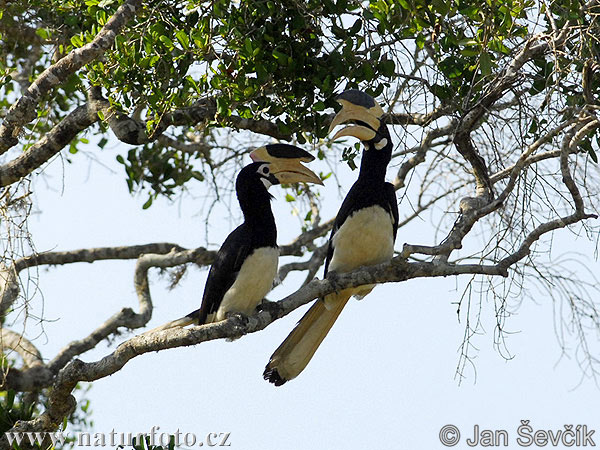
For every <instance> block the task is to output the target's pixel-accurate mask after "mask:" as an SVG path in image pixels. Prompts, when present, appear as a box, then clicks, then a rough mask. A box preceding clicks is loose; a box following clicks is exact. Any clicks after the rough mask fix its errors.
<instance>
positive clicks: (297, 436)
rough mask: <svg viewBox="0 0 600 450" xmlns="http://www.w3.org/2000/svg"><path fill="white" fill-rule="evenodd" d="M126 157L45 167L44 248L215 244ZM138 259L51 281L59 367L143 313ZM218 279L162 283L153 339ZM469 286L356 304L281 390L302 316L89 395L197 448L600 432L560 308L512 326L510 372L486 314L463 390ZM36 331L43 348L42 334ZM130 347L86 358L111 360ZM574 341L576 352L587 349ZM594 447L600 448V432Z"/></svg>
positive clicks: (417, 236) (217, 236)
mask: <svg viewBox="0 0 600 450" xmlns="http://www.w3.org/2000/svg"><path fill="white" fill-rule="evenodd" d="M92 151H96V150H92ZM121 153H124V151H122V152H121ZM115 155H116V153H115V150H114V149H112V150H111V149H109V150H104V151H103V152H102V155H101V156H100V157H101V158H102V161H103V162H104V163H107V164H108V165H109V166H111V167H113V168H114V169H115V170H116V171H117V173H116V174H115V173H110V172H109V171H108V170H106V169H104V168H102V167H100V166H98V165H93V166H92V167H91V170H89V169H90V167H89V161H88V160H87V158H86V157H85V156H84V155H81V154H80V155H74V156H70V158H71V159H72V160H73V164H64V167H63V165H62V164H61V163H60V161H54V163H53V164H51V166H50V167H49V168H47V169H46V171H45V173H46V175H47V176H48V177H51V178H49V180H48V183H49V186H51V187H52V188H53V189H48V188H45V184H44V183H43V182H38V184H37V186H36V202H37V206H38V208H39V210H40V214H39V215H36V216H35V217H34V218H33V219H32V220H31V222H30V228H31V232H32V234H33V237H34V240H35V243H36V246H37V250H38V251H46V250H69V249H77V248H82V247H99V246H114V245H133V244H143V243H149V242H162V241H169V242H174V243H178V244H180V245H182V246H184V247H188V248H193V247H196V246H204V245H206V241H205V236H206V234H205V230H204V222H203V218H202V216H201V215H200V214H198V213H199V206H198V203H196V201H195V200H194V199H193V198H191V197H190V196H188V197H187V198H185V199H184V200H183V201H182V202H180V203H176V204H170V203H168V202H167V201H164V200H158V201H157V202H155V204H154V205H153V206H152V207H151V208H150V209H149V210H147V211H143V210H142V209H141V205H142V204H143V203H144V201H145V197H144V198H141V197H137V198H136V197H131V196H130V194H129V193H128V192H127V188H126V184H125V181H124V175H123V171H122V168H121V167H120V166H119V165H118V164H117V163H116V162H114V157H115ZM248 162H250V161H248ZM339 176H340V179H341V180H342V183H343V184H344V187H345V189H348V188H349V187H350V185H351V184H352V182H353V181H354V179H355V177H356V176H357V173H356V172H351V171H350V169H349V168H348V167H347V166H346V165H340V173H339ZM390 176H391V172H390ZM329 181H331V183H329ZM333 185H334V183H333V180H331V179H330V180H328V186H327V187H326V188H324V189H326V192H328V193H329V194H328V196H329V197H328V198H329V200H328V202H326V203H325V205H324V210H323V217H324V219H328V218H329V217H332V216H333V215H334V214H335V213H336V211H337V205H339V202H340V198H339V196H338V195H337V194H335V193H334V192H333V189H334V187H333ZM271 193H272V194H274V195H275V197H276V200H275V202H274V204H273V206H274V209H275V214H276V220H277V223H278V225H279V236H280V237H279V243H280V244H285V243H287V242H289V241H290V240H291V239H292V238H293V237H294V236H295V235H297V234H298V232H299V224H298V221H297V219H296V218H293V217H292V216H291V215H290V211H289V206H288V205H287V204H285V201H284V199H283V195H282V193H281V190H279V189H278V188H277V187H273V188H271ZM403 205H405V203H403V204H401V205H400V208H401V209H402V207H403ZM236 224H237V222H236V220H230V218H228V217H226V216H225V215H224V210H217V211H216V212H215V213H214V214H213V215H212V216H211V225H212V226H211V229H210V230H209V232H208V236H209V241H210V243H212V246H211V248H213V249H216V248H218V245H219V244H220V242H221V241H222V240H223V238H224V237H225V236H226V234H227V233H228V232H229V231H231V230H232V229H233V227H234V226H235V225H236ZM408 233H410V236H407V235H406V234H408ZM432 240H433V231H431V227H430V226H429V224H428V223H427V222H420V223H418V224H415V225H414V226H412V227H410V228H408V229H406V230H401V231H400V232H399V234H398V238H397V241H396V248H401V246H402V244H403V243H404V242H409V241H410V242H411V243H420V244H432V243H433V241H432ZM554 244H555V245H556V246H557V247H556V253H557V254H558V253H560V250H561V249H562V250H563V251H566V250H569V251H572V250H578V251H581V252H583V253H585V254H586V256H587V258H588V262H589V264H590V268H592V270H593V271H595V272H596V273H599V270H598V269H599V268H600V265H599V264H598V263H597V262H594V261H593V250H594V245H593V243H590V242H588V241H586V240H585V239H583V238H579V239H577V238H576V237H575V236H574V235H573V234H572V233H570V232H568V231H564V230H563V231H560V232H558V233H556V234H555V242H554ZM134 264H135V262H133V261H131V262H98V263H94V264H85V263H82V264H76V265H70V266H68V267H64V268H63V267H51V268H45V267H44V268H42V269H41V270H40V273H39V283H40V288H41V291H42V292H43V297H44V300H43V302H42V300H41V298H39V297H38V298H37V300H36V301H34V302H33V303H32V308H33V310H32V312H33V313H34V314H38V315H39V314H42V307H43V314H44V317H45V318H46V319H47V320H48V322H46V323H45V324H44V326H43V329H44V332H45V335H42V336H40V337H38V338H37V340H36V341H35V343H36V344H37V345H38V346H39V348H40V349H41V351H42V354H43V356H44V357H45V358H48V359H51V358H52V357H53V356H54V355H55V354H56V352H57V351H58V350H59V349H60V348H61V347H62V346H64V345H65V344H67V343H68V342H69V341H71V340H73V339H80V338H82V337H84V336H86V335H87V334H88V333H89V332H90V331H91V330H92V329H93V328H95V327H96V326H97V325H99V324H100V323H101V322H103V321H104V320H106V319H107V318H108V317H109V316H111V315H112V314H114V313H115V312H117V311H118V310H119V309H120V308H122V307H125V306H129V307H133V308H137V299H136V297H135V291H134V288H133V282H132V280H133V267H134ZM206 274H207V271H206V270H203V271H201V270H199V269H197V268H190V270H189V273H188V275H187V276H186V277H185V278H184V279H183V281H182V282H181V284H180V286H179V287H177V288H176V289H175V290H173V291H168V290H166V289H165V286H166V284H167V283H166V282H165V281H161V280H160V279H159V277H158V276H157V274H156V273H153V276H152V277H151V280H152V285H151V291H152V295H153V301H154V305H155V313H154V317H153V319H152V321H151V322H150V324H149V326H148V328H150V327H153V326H157V325H159V324H161V323H163V322H165V321H167V320H171V319H174V318H177V317H180V316H182V315H184V314H186V313H188V312H190V311H191V310H193V309H196V308H197V307H198V306H199V302H200V299H201V296H202V291H203V288H204V280H205V277H206ZM318 276H319V277H321V276H322V269H321V270H320V271H319V273H318ZM302 279H303V275H300V276H290V277H288V279H286V281H285V284H284V286H282V287H279V288H277V290H276V291H274V292H273V293H271V294H270V295H269V298H270V299H271V300H275V299H280V298H282V297H283V296H284V295H285V294H286V293H287V292H292V291H293V290H295V286H296V285H297V283H299V281H300V280H302ZM465 280H466V279H461V280H459V284H458V285H457V283H456V279H453V278H448V279H434V280H432V279H420V280H412V281H409V282H406V283H401V284H388V285H385V286H379V287H377V288H376V289H375V290H374V291H373V293H372V294H370V295H369V296H368V297H366V298H365V299H364V300H363V301H361V302H357V301H351V302H350V303H349V305H348V307H347V308H346V310H345V311H344V312H343V313H342V315H341V318H340V319H339V320H338V322H337V323H336V325H335V326H334V328H333V330H332V331H331V333H330V335H329V336H328V337H327V339H326V340H325V342H324V343H323V345H322V346H321V348H320V349H319V350H318V352H317V354H316V356H315V358H314V359H313V361H312V362H311V363H310V364H309V366H308V368H307V369H306V370H305V371H304V372H303V373H302V374H301V375H300V376H299V377H298V378H297V379H296V380H293V381H291V382H289V383H288V384H286V385H285V386H283V387H280V388H275V387H273V386H272V385H270V384H268V383H267V382H265V381H264V380H263V379H262V372H263V369H264V366H265V364H266V363H267V361H268V358H269V356H270V355H271V353H272V352H273V350H274V349H275V348H276V347H277V346H278V345H279V343H280V342H281V341H282V340H283V338H284V337H285V336H286V335H287V334H288V332H289V331H290V330H291V328H292V327H293V326H294V324H295V323H296V321H297V320H298V319H299V318H300V317H301V315H302V314H303V312H304V308H303V309H302V310H299V311H295V313H294V314H291V315H290V316H288V317H286V318H284V319H282V320H279V321H277V322H276V323H275V324H273V325H272V326H270V327H268V328H267V329H266V330H264V331H263V332H260V333H255V334H252V335H249V336H246V337H244V338H242V339H239V340H237V341H235V342H223V341H214V342H207V343H203V344H201V345H198V346H196V347H191V348H180V349H173V350H167V351H162V352H160V353H151V354H146V355H142V356H140V357H137V358H135V359H134V360H132V361H131V362H129V363H128V364H127V365H126V366H125V367H124V368H123V369H122V370H121V371H120V372H118V373H116V374H115V375H113V376H111V377H108V378H105V379H102V380H99V381H97V382H95V383H94V385H93V388H92V390H91V391H90V393H89V397H90V399H91V401H92V410H93V415H92V419H93V421H94V427H93V431H94V432H106V433H108V432H110V431H111V430H113V429H114V430H115V431H117V432H132V433H134V434H135V433H139V432H149V431H150V429H151V428H152V427H153V426H159V427H160V429H159V432H168V433H174V432H176V430H180V431H181V432H189V433H195V434H196V435H197V436H198V438H199V439H204V437H205V436H206V435H207V434H208V433H211V432H216V433H219V432H230V433H231V435H230V438H229V441H230V442H231V447H230V448H232V449H239V450H294V449H331V450H342V449H344V450H353V449H365V448H388V449H392V448H393V449H414V450H419V449H441V448H444V447H443V446H442V445H441V444H440V441H439V438H438V433H439V430H440V428H441V427H442V426H443V425H445V424H449V423H450V424H455V425H457V426H458V427H459V429H460V430H461V432H462V434H463V439H462V440H461V442H460V443H459V445H457V446H456V447H454V448H470V447H468V446H467V445H466V444H465V443H464V438H465V437H467V436H470V435H472V431H473V426H474V425H475V424H479V425H480V426H481V427H482V428H489V429H505V430H507V432H508V434H509V444H510V445H509V447H508V448H520V447H519V446H518V445H517V444H516V438H517V437H518V436H517V432H516V430H517V427H518V426H519V425H520V420H521V419H529V420H530V421H531V422H530V424H531V425H532V427H533V428H534V430H537V429H546V430H548V429H550V430H558V429H563V426H564V425H565V424H573V425H574V426H576V425H578V424H586V425H588V427H589V428H590V429H598V430H600V414H599V412H598V406H597V405H598V399H599V391H598V388H597V387H596V386H595V384H594V382H593V381H592V380H590V379H585V380H584V381H583V383H581V384H580V385H579V386H578V384H579V381H580V378H581V375H582V372H581V369H580V368H579V367H578V365H577V363H576V362H575V361H574V360H568V359H566V358H562V359H561V348H560V345H559V343H558V341H557V339H556V337H555V334H554V325H553V324H554V322H553V320H554V319H553V308H552V301H551V300H550V299H548V298H543V297H540V298H538V299H537V302H536V303H533V302H531V301H529V300H525V301H524V302H523V304H522V305H521V307H520V308H518V309H517V310H516V312H515V314H514V315H513V316H512V317H510V318H509V319H508V320H507V323H506V326H507V329H508V330H509V331H512V332H514V334H511V335H508V336H507V339H508V348H509V350H510V351H511V352H512V355H513V356H514V358H513V359H512V360H510V361H507V360H505V359H504V358H503V357H502V356H501V355H500V354H499V352H498V351H497V350H496V349H495V348H494V346H493V331H494V325H495V319H494V309H493V304H488V303H484V304H483V305H482V313H481V317H482V321H483V326H484V328H485V333H483V334H482V335H480V336H476V337H475V338H474V340H473V343H474V344H475V345H476V346H477V347H478V348H479V351H477V352H476V353H475V356H476V358H475V360H474V367H475V370H476V374H475V372H474V370H473V368H472V367H467V368H466V371H465V375H466V379H465V380H464V381H463V382H462V384H460V385H459V383H458V381H457V379H456V378H455V370H456V366H457V363H458V359H459V353H458V348H459V346H460V344H461V342H462V338H463V333H464V324H463V323H459V322H458V321H457V315H456V305H454V304H453V302H455V301H457V300H458V299H459V297H460V294H461V292H462V291H461V289H460V286H464V281H465ZM29 325H30V326H32V328H31V329H30V332H29V336H30V337H33V336H35V334H36V331H37V332H39V331H40V327H39V326H38V327H37V328H36V327H35V326H33V324H32V323H30V324H29ZM142 331H145V330H140V332H142ZM126 337H127V334H125V335H123V336H120V337H118V338H117V339H115V340H114V342H112V343H111V344H110V345H109V346H106V345H101V346H99V348H98V349H96V350H95V351H92V352H89V353H87V354H84V355H83V356H82V357H81V358H82V359H83V360H84V361H91V360H97V359H99V358H101V357H102V356H104V355H106V354H107V353H109V352H110V351H112V349H114V348H115V347H116V345H117V344H118V343H119V342H121V341H122V340H123V339H125V338H126ZM591 337H592V340H594V339H597V337H596V336H591ZM570 344H571V346H572V347H573V346H574V344H575V341H572V342H571V343H570ZM595 437H596V442H597V443H598V444H600V431H599V432H598V433H597V435H596V436H595ZM558 448H561V447H558Z"/></svg>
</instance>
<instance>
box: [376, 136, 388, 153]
mask: <svg viewBox="0 0 600 450" xmlns="http://www.w3.org/2000/svg"><path fill="white" fill-rule="evenodd" d="M387 143H388V140H387V139H386V138H383V139H382V140H380V141H379V142H376V143H375V149H376V150H381V149H382V148H383V147H385V146H386V145H387Z"/></svg>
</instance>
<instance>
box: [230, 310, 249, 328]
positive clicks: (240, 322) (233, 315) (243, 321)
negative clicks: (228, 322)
mask: <svg viewBox="0 0 600 450" xmlns="http://www.w3.org/2000/svg"><path fill="white" fill-rule="evenodd" d="M225 317H226V318H227V319H233V320H234V321H235V325H236V326H237V327H245V326H246V325H248V322H249V320H248V316H247V315H246V314H243V313H240V312H230V313H227V314H226V315H225Z"/></svg>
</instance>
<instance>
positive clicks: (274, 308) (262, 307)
mask: <svg viewBox="0 0 600 450" xmlns="http://www.w3.org/2000/svg"><path fill="white" fill-rule="evenodd" d="M256 311H257V312H259V313H261V312H263V311H264V312H268V313H269V314H270V315H271V317H277V315H278V314H279V313H280V312H281V306H280V305H279V302H272V301H270V300H267V299H266V298H263V299H262V301H261V302H260V303H259V304H258V305H257V306H256Z"/></svg>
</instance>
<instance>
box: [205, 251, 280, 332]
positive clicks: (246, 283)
mask: <svg viewBox="0 0 600 450" xmlns="http://www.w3.org/2000/svg"><path fill="white" fill-rule="evenodd" d="M278 260H279V249H277V248H259V249H257V250H254V252H252V254H250V256H248V258H246V260H245V261H244V264H242V267H241V269H240V272H239V273H238V276H237V278H236V280H235V282H234V283H233V285H232V286H231V288H229V290H228V291H227V292H226V293H225V295H224V296H223V300H222V301H221V305H220V306H219V309H218V310H217V313H216V315H215V317H214V318H209V321H211V322H212V321H220V320H225V319H226V318H227V317H226V314H227V313H230V312H239V313H242V314H246V315H250V314H253V313H254V311H255V309H256V306H257V305H258V304H259V303H260V301H261V300H262V299H263V298H264V297H265V295H267V293H268V292H269V291H270V290H271V289H272V288H273V280H274V279H275V276H276V275H277V262H278ZM210 319H212V320H210Z"/></svg>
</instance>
